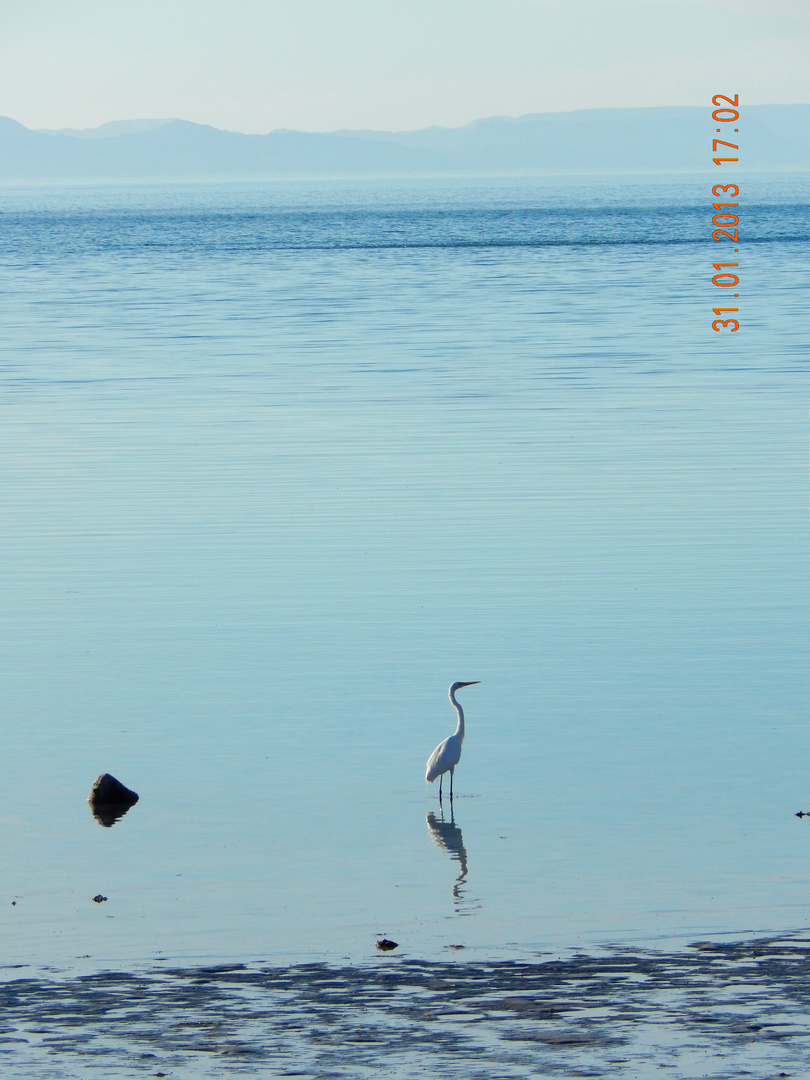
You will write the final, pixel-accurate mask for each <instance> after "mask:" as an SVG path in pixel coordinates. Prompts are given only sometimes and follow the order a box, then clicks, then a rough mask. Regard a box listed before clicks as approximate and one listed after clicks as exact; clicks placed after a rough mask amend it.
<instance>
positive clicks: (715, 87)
mask: <svg viewBox="0 0 810 1080" xmlns="http://www.w3.org/2000/svg"><path fill="white" fill-rule="evenodd" d="M724 91H730V92H735V91H736V92H739V93H740V94H741V95H742V100H743V101H744V102H745V103H747V104H757V103H759V104H761V103H769V102H810V2H808V0H699V2H687V0H578V2H577V0H139V2H138V3H137V4H135V3H132V2H127V3H124V2H121V0H69V2H65V0H26V2H25V3H21V2H20V0H0V115H6V116H11V117H13V118H14V119H16V120H19V121H20V122H21V123H23V124H26V125H27V126H29V127H47V128H59V127H95V126H97V125H99V124H102V123H104V122H106V121H109V120H122V119H134V118H145V117H181V118H184V119H187V120H194V121H197V122H199V123H208V124H212V125H214V126H216V127H224V128H231V129H234V130H239V131H245V132H265V131H270V130H273V129H275V128H279V127H288V128H300V129H304V130H310V131H331V130H335V129H339V128H363V127H370V128H377V129H385V130H403V129H412V128H419V127H426V126H428V125H430V124H441V125H447V126H457V125H461V124H465V123H468V122H469V121H471V120H473V119H476V118H477V117H482V116H493V115H512V116H518V115H521V114H524V113H529V112H549V111H558V110H568V109H578V108H599V107H606V106H619V107H621V106H644V105H705V104H706V103H707V101H708V100H709V99H710V98H711V95H712V94H713V93H717V92H724Z"/></svg>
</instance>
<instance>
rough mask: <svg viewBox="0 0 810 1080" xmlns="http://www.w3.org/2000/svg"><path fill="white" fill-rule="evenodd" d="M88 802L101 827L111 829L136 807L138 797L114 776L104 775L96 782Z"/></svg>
mask: <svg viewBox="0 0 810 1080" xmlns="http://www.w3.org/2000/svg"><path fill="white" fill-rule="evenodd" d="M87 801H88V803H89V804H90V809H91V810H92V812H93V817H94V818H95V819H96V821H97V822H98V823H99V825H103V826H104V828H105V829H109V828H110V827H111V826H112V825H114V824H115V823H116V821H120V819H121V818H122V817H123V816H124V814H126V812H127V811H128V810H130V809H131V808H132V807H133V806H134V805H135V803H136V802H137V801H138V795H137V792H135V791H132V790H131V789H130V788H128V787H125V786H124V785H123V784H122V783H121V781H120V780H116V778H115V777H114V776H111V775H110V774H109V773H103V774H102V775H101V776H99V777H98V778H97V779H96V781H95V782H94V784H93V786H92V788H91V789H90V794H89V795H88V796H87Z"/></svg>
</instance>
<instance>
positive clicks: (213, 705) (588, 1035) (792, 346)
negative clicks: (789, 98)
mask: <svg viewBox="0 0 810 1080" xmlns="http://www.w3.org/2000/svg"><path fill="white" fill-rule="evenodd" d="M728 175H729V176H730V175H731V174H728ZM732 179H733V180H734V181H735V182H736V183H737V184H738V186H739V191H740V193H739V196H738V202H739V207H738V208H737V209H736V210H735V211H734V213H735V215H737V216H739V219H740V222H739V240H738V243H737V246H736V247H735V246H734V241H733V240H730V239H729V240H723V241H716V240H713V239H712V230H713V228H714V226H713V225H712V220H711V219H712V216H713V214H715V213H716V211H715V210H714V209H713V208H712V203H713V202H714V201H717V199H718V196H717V195H716V194H714V195H713V194H712V186H713V185H714V184H717V183H721V182H722V183H728V182H730V181H729V180H728V178H727V176H726V174H724V175H723V176H722V177H719V171H718V173H717V174H706V175H678V176H674V175H666V176H663V175H647V176H629V175H611V176H590V177H583V176H578V177H576V176H553V177H530V178H526V177H517V178H500V179H487V178H478V179H458V178H455V179H407V180H366V181H361V180H355V181H347V180H333V181H327V180H323V181H317V182H316V181H303V180H302V181H296V182H292V181H285V182H266V183H229V184H226V183H199V184H179V183H178V184H141V185H137V186H127V185H114V184H110V185H98V186H93V185H83V186H66V185H49V186H38V187H37V186H5V187H2V188H0V541H1V543H2V555H1V556H0V598H1V599H0V688H2V696H1V697H0V703H1V704H2V718H3V719H2V754H1V755H0V835H2V845H1V846H0V852H2V858H1V860H0V942H2V945H0V991H1V993H0V1070H3V1072H2V1074H3V1075H4V1076H6V1075H8V1076H9V1077H17V1076H19V1077H35V1078H40V1077H41V1078H43V1080H44V1078H50V1077H54V1078H57V1080H58V1078H61V1077H75V1076H80V1075H81V1076H85V1075H93V1074H96V1075H103V1076H104V1077H105V1078H116V1077H122V1078H124V1077H135V1076H162V1075H166V1076H170V1075H171V1076H177V1077H179V1076H182V1077H184V1078H189V1080H194V1078H197V1077H200V1078H207V1077H214V1076H224V1075H231V1074H237V1073H238V1074H240V1075H247V1076H260V1077H261V1076H268V1077H269V1076H281V1075H300V1076H312V1077H318V1078H320V1077H351V1078H354V1077H358V1078H359V1077H366V1076H370V1075H381V1076H382V1075H384V1076H386V1077H417V1076H446V1077H465V1078H466V1077H482V1078H484V1077H485V1078H488V1080H489V1078H494V1077H502V1076H503V1077H511V1076H535V1075H536V1076H544V1077H545V1076H556V1075H560V1076H562V1075H565V1076H573V1075H578V1076H619V1077H629V1076H633V1077H635V1076H638V1077H647V1076H650V1077H652V1076H659V1077H660V1076H661V1075H669V1076H672V1077H676V1076H677V1077H691V1076H712V1077H715V1076H716V1077H721V1076H722V1077H727V1076H728V1077H730V1076H733V1077H737V1076H744V1075H749V1076H750V1075H756V1076H758V1077H759V1076H763V1077H764V1076H770V1075H777V1074H780V1075H785V1074H790V1075H793V1076H801V1075H804V1076H810V1056H808V1055H809V1053H810V1052H809V1051H808V1049H807V1048H808V1036H810V929H809V928H810V831H808V830H810V821H805V820H804V819H803V817H801V816H797V815H800V814H804V812H806V811H810V784H808V769H809V768H810V733H808V716H810V663H809V661H810V549H809V548H808V514H809V501H808V494H809V489H810V481H809V467H810V441H809V433H810V372H809V371H808V349H809V348H810V336H809V335H808V314H807V312H808V265H809V264H808V246H809V243H810V216H809V215H808V208H810V175H808V174H803V173H792V174H791V173H781V174H773V175H769V174H756V173H746V174H738V175H736V176H735V177H732ZM715 263H732V264H734V265H733V266H732V267H721V268H719V269H718V267H715V266H714V264H715ZM718 273H723V274H730V275H732V276H733V277H734V278H737V279H738V281H737V282H735V283H732V284H729V285H727V284H718V283H717V282H724V281H726V280H729V281H730V280H731V278H728V279H727V278H717V279H716V280H715V281H713V278H714V277H715V275H717V274H718ZM714 308H733V309H737V310H736V311H734V312H731V313H729V312H720V313H719V314H718V313H715V312H714V311H713V309H714ZM729 318H734V319H737V320H738V322H739V329H738V330H737V331H733V332H732V331H731V329H730V325H731V324H730V325H729V326H720V327H719V328H718V329H713V326H712V323H713V321H715V320H717V319H729ZM457 680H460V681H472V680H478V682H479V684H478V685H476V686H469V687H467V688H465V689H463V690H461V691H459V695H458V700H459V702H460V703H461V704H462V706H463V708H464V712H465V719H466V739H465V742H464V747H463V755H462V758H461V761H460V763H459V765H458V768H457V769H456V772H455V776H454V799H453V801H452V803H451V802H450V800H449V798H448V788H447V785H446V784H445V786H444V790H443V799H442V802H441V804H440V803H439V800H438V792H437V787H438V785H437V784H434V785H432V786H428V785H426V784H425V781H424V769H425V761H426V759H427V757H428V755H429V754H430V752H431V750H432V749H433V748H434V746H436V744H438V743H439V742H441V740H442V739H444V738H446V737H447V736H448V735H450V734H451V733H452V731H453V730H454V728H455V723H456V715H455V712H454V710H453V709H452V707H451V705H450V703H449V701H448V698H447V691H448V687H449V685H450V684H451V683H452V682H454V681H457ZM102 773H110V774H112V775H114V776H115V777H116V778H118V779H119V780H120V781H121V782H122V783H123V784H125V785H126V786H128V787H129V788H131V789H133V790H134V791H136V792H137V793H138V795H139V801H138V802H137V804H136V805H135V806H133V807H132V808H131V809H130V810H129V812H128V813H127V814H126V815H124V816H123V817H121V818H120V819H119V820H118V821H117V822H115V824H113V825H112V826H109V825H107V826H105V825H104V824H102V823H100V822H99V821H98V820H96V818H94V815H93V813H92V812H91V808H90V806H89V805H88V801H87V797H88V794H89V792H90V788H91V786H92V784H93V782H94V780H95V779H96V777H97V776H99V775H100V774H102ZM447 779H448V778H447V777H446V778H445V780H447ZM382 939H388V940H390V941H393V942H396V944H397V948H396V949H392V950H391V951H389V952H381V951H379V950H378V948H377V946H376V943H377V942H378V941H380V940H382ZM802 1069H804V1072H802ZM664 1070H666V1072H664Z"/></svg>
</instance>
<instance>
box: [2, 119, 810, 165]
mask: <svg viewBox="0 0 810 1080" xmlns="http://www.w3.org/2000/svg"><path fill="white" fill-rule="evenodd" d="M718 127H720V128H721V129H722V130H721V132H720V134H719V135H718V134H717V130H716V129H717V128H718ZM735 127H739V129H740V130H739V139H738V136H737V135H736V134H735V133H734V131H733V129H734V128H735ZM714 138H722V139H725V140H726V141H728V142H737V141H739V145H740V150H739V154H738V153H737V151H735V150H731V149H729V148H726V147H721V148H719V149H718V150H717V151H713V150H712V139H714ZM721 154H722V155H723V156H739V159H740V164H739V167H738V166H736V165H735V166H733V168H734V169H737V168H739V169H745V170H758V171H759V170H787V169H810V105H751V106H748V107H744V108H743V109H742V110H741V119H740V121H739V123H736V124H735V123H733V122H732V123H721V124H718V123H716V122H715V121H713V120H712V118H711V112H710V110H709V109H704V108H679V107H672V108H656V109H585V110H581V111H578V112H566V113H538V114H534V115H530V116H522V117H520V118H518V119H510V118H505V117H493V118H491V119H488V120H477V121H475V123H472V124H468V125H467V126H466V127H463V128H438V127H433V128H426V129H425V130H424V131H413V132H398V133H391V132H381V131H337V132H332V133H329V134H312V133H308V132H301V131H273V132H270V134H269V135H242V134H239V133H237V132H233V131H220V130H218V129H216V128H212V127H207V126H205V125H202V124H192V123H189V122H188V121H185V120H133V121H123V122H119V123H113V124H105V125H104V126H103V127H100V128H96V129H95V130H92V131H31V130H29V129H28V128H25V127H23V126H22V124H18V123H17V122H16V121H14V120H10V119H8V118H3V117H0V181H44V180H191V179H257V178H269V177H325V176H342V177H349V176H356V177H362V176H419V175H423V176H424V175H442V174H444V175H467V176H469V175H490V176H493V175H508V174H524V175H525V174H536V173H568V172H576V173H597V172H695V171H715V170H716V169H717V167H716V166H714V165H713V164H712V160H711V159H712V157H714V156H715V155H718V156H719V155H721ZM721 167H722V166H721Z"/></svg>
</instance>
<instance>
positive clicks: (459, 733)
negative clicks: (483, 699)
mask: <svg viewBox="0 0 810 1080" xmlns="http://www.w3.org/2000/svg"><path fill="white" fill-rule="evenodd" d="M476 681H477V680H476ZM462 686H475V682H454V683H453V685H452V686H451V687H450V694H449V697H450V703H451V704H452V706H453V708H454V709H455V710H456V712H457V713H458V723H457V724H456V730H455V731H454V732H453V734H452V735H451V736H450V737H449V738H447V739H445V740H444V742H440V743H439V745H438V746H437V747H436V749H435V750H434V751H433V753H432V754H431V755H430V757H429V758H428V760H427V767H426V769H425V780H426V782H427V783H428V784H432V783H433V781H434V780H435V779H436V777H437V776H443V775H444V773H446V772H449V773H450V797H451V798H452V797H453V773H454V771H455V768H456V765H458V763H459V761H460V760H461V744H462V743H463V742H464V711H463V710H462V708H461V706H460V705H459V703H458V702H457V701H456V690H460V689H461V688H462ZM441 797H442V786H441V780H440V781H439V801H441Z"/></svg>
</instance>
